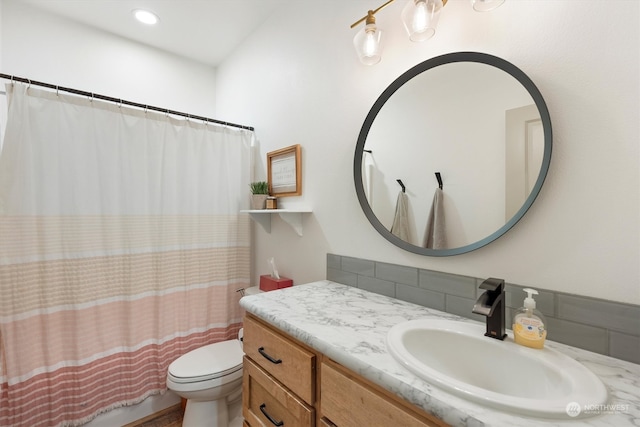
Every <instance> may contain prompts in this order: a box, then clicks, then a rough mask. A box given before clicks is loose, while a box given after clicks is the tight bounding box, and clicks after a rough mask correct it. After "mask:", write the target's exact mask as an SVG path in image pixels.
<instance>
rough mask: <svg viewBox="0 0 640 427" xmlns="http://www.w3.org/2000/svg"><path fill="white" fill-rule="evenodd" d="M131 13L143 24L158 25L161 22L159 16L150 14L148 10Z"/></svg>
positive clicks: (137, 10) (135, 10)
mask: <svg viewBox="0 0 640 427" xmlns="http://www.w3.org/2000/svg"><path fill="white" fill-rule="evenodd" d="M131 13H132V14H133V16H134V17H135V18H136V19H137V20H138V21H140V22H142V23H143V24H147V25H155V24H157V23H158V21H160V18H158V15H156V14H155V13H153V12H149V11H148V10H144V9H134V10H132V11H131Z"/></svg>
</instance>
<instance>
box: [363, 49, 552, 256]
mask: <svg viewBox="0 0 640 427" xmlns="http://www.w3.org/2000/svg"><path fill="white" fill-rule="evenodd" d="M455 62H477V63H481V64H487V65H491V66H494V67H496V68H499V69H501V70H503V71H504V72H506V73H508V74H510V75H511V76H512V77H514V78H515V79H516V80H518V82H520V83H521V84H522V85H523V86H524V88H525V89H526V90H527V91H528V92H529V94H530V95H531V97H532V98H533V100H534V102H535V105H536V107H537V108H538V111H539V112H540V118H541V121H542V126H543V134H544V153H543V158H542V166H541V168H540V174H539V175H538V179H537V180H536V183H535V185H534V187H533V189H532V190H531V194H529V197H527V199H526V200H525V202H524V204H523V205H522V207H521V208H520V209H519V210H518V212H516V214H515V215H514V216H513V217H512V218H511V219H510V220H509V221H508V222H507V223H506V224H505V225H504V226H502V227H500V228H499V229H498V230H496V231H495V232H494V233H492V234H490V235H489V236H487V237H485V238H484V239H481V240H479V241H477V242H475V243H471V244H469V245H466V246H460V247H458V248H452V249H428V248H423V247H420V246H416V245H412V244H410V243H408V242H406V241H404V240H402V239H400V238H398V237H397V236H395V235H393V234H391V232H390V231H389V230H388V229H387V228H386V227H385V226H384V225H383V224H382V223H381V222H380V221H379V220H378V218H377V217H376V216H375V214H374V213H373V210H372V209H371V206H370V205H369V201H368V200H367V197H366V195H365V192H364V185H363V183H362V157H363V154H364V145H365V143H366V140H367V136H368V134H369V130H370V129H371V125H372V124H373V121H374V120H375V118H376V116H377V115H378V113H379V112H380V110H381V109H382V107H383V106H384V104H385V103H386V102H387V101H388V100H389V98H390V97H391V95H393V94H394V93H395V92H396V91H397V90H398V89H399V88H400V87H401V86H402V85H403V84H405V83H406V82H408V81H409V80H411V79H412V78H414V77H415V76H417V75H418V74H420V73H422V72H424V71H427V70H429V69H431V68H434V67H437V66H439V65H444V64H451V63H455ZM552 145H553V138H552V132H551V117H550V115H549V110H548V109H547V105H546V103H545V102H544V99H543V98H542V94H541V93H540V91H539V90H538V88H537V87H536V85H535V84H534V83H533V81H532V80H531V79H530V78H529V77H528V76H527V75H526V74H525V73H524V72H522V70H520V69H519V68H518V67H516V66H515V65H513V64H511V63H510V62H508V61H505V60H504V59H502V58H498V57H496V56H493V55H489V54H486V53H478V52H455V53H449V54H445V55H441V56H437V57H435V58H431V59H428V60H426V61H424V62H422V63H420V64H418V65H416V66H414V67H413V68H411V69H409V70H408V71H406V72H405V73H403V74H402V75H401V76H400V77H398V78H397V79H396V80H394V81H393V82H392V83H391V84H390V85H389V87H387V89H385V90H384V92H382V94H381V95H380V96H379V97H378V99H377V100H376V102H375V103H374V104H373V107H371V110H370V111H369V114H367V117H366V118H365V121H364V123H363V125H362V128H361V130H360V134H359V135H358V142H357V144H356V151H355V157H354V160H353V177H354V182H355V185H356V194H357V195H358V201H359V202H360V206H361V207H362V210H363V211H364V214H365V215H366V217H367V219H368V220H369V222H370V223H371V225H373V227H374V228H375V229H376V230H378V233H380V234H381V235H382V236H383V237H384V238H385V239H387V240H388V241H390V242H391V243H393V244H394V245H396V246H398V247H400V248H402V249H404V250H407V251H409V252H413V253H416V254H420V255H426V256H438V257H439V256H451V255H460V254H464V253H467V252H471V251H474V250H476V249H479V248H481V247H483V246H486V245H488V244H489V243H491V242H493V241H494V240H496V239H497V238H499V237H501V236H502V235H504V234H505V233H506V232H507V231H509V230H510V229H511V228H512V227H513V226H514V225H515V224H516V223H517V222H518V221H519V220H520V219H521V218H522V217H523V216H524V215H525V213H526V212H527V211H528V210H529V208H530V207H531V205H532V204H533V202H534V201H535V199H536V197H538V194H539V193H540V190H541V188H542V184H543V183H544V180H545V178H546V176H547V173H548V171H549V165H550V163H551V148H552Z"/></svg>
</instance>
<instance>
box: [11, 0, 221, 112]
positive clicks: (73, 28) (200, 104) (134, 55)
mask: <svg viewBox="0 0 640 427" xmlns="http://www.w3.org/2000/svg"><path fill="white" fill-rule="evenodd" d="M0 5H1V6H2V15H1V18H2V21H1V25H0V42H2V44H0V65H2V68H1V70H2V72H3V73H5V74H11V75H16V76H19V77H25V78H28V79H31V80H37V81H42V82H45V83H51V84H55V85H59V86H64V87H71V88H74V89H79V90H83V91H87V92H93V93H98V94H101V95H107V96H112V97H114V98H122V99H125V100H128V101H133V102H138V103H141V104H147V105H152V106H156V107H161V108H168V109H171V110H175V111H182V112H186V113H190V114H194V115H202V116H207V117H215V99H214V98H215V70H214V69H213V68H211V67H208V66H205V65H202V64H199V63H196V62H193V61H189V60H186V59H184V58H180V57H177V56H175V55H170V54H167V53H164V52H162V51H160V50H157V49H154V48H151V47H147V46H144V45H141V44H138V43H133V42H130V41H128V40H126V39H123V38H118V37H116V36H114V35H112V34H109V33H106V32H101V31H97V30H94V29H92V28H89V27H86V26H83V25H80V24H76V23H74V22H71V21H69V20H66V19H62V18H57V17H55V16H53V15H50V14H48V13H46V12H41V11H39V10H38V9H34V8H32V7H30V6H29V5H27V4H24V3H22V2H17V1H0Z"/></svg>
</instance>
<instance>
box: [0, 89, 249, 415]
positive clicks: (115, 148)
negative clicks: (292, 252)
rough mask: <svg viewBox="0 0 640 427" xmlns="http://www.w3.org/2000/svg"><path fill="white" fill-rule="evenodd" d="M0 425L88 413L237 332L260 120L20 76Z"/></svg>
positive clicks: (4, 176) (5, 216) (0, 226)
mask: <svg viewBox="0 0 640 427" xmlns="http://www.w3.org/2000/svg"><path fill="white" fill-rule="evenodd" d="M8 98H9V114H8V124H7V128H6V134H5V140H4V146H3V150H2V153H1V156H0V426H28V427H33V426H60V425H62V426H72V425H81V424H82V423H85V422H87V421H89V420H91V419H92V418H94V417H95V416H96V415H97V414H99V413H101V412H105V411H108V410H109V409H112V408H115V407H120V406H124V405H132V404H135V403H138V402H140V401H142V400H143V399H145V398H146V397H148V396H150V395H152V394H157V393H163V392H164V391H165V379H166V372H167V367H168V365H169V363H171V361H173V360H174V359H175V358H177V357H178V356H180V355H182V354H184V353H186V352H187V351H190V350H192V349H194V348H197V347H199V346H202V345H205V344H208V343H213V342H217V341H221V340H224V339H229V338H232V337H234V336H235V334H236V333H237V330H238V328H239V326H240V322H241V317H240V315H241V313H240V308H239V306H238V299H239V294H238V293H236V290H237V289H238V288H241V287H247V286H248V281H249V256H250V246H249V245H250V240H249V224H248V222H249V219H248V218H247V216H246V215H240V214H239V210H240V209H243V208H247V207H248V206H246V205H248V195H247V194H248V188H249V178H250V154H251V153H250V145H251V138H252V137H253V135H252V132H250V131H243V130H233V129H229V128H225V127H220V126H214V125H211V124H208V125H207V124H203V123H201V122H195V121H193V120H178V119H175V118H172V117H168V116H167V115H164V114H157V113H151V112H146V111H139V110H135V109H129V108H125V107H123V106H119V105H115V104H110V103H105V102H101V101H97V100H92V99H86V98H83V97H77V96H74V95H66V94H58V93H55V92H50V91H45V90H40V89H35V88H31V87H27V86H26V85H19V84H16V85H9V86H8Z"/></svg>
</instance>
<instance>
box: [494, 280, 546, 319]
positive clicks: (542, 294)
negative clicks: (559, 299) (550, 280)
mask: <svg viewBox="0 0 640 427" xmlns="http://www.w3.org/2000/svg"><path fill="white" fill-rule="evenodd" d="M528 287H529V286H520V285H513V284H511V283H507V287H506V291H505V292H506V301H507V307H511V308H515V309H518V308H520V307H522V306H523V305H524V299H525V298H526V297H527V293H526V292H525V291H523V289H524V288H528ZM532 288H533V289H535V290H536V291H538V295H534V297H533V299H534V300H536V308H537V309H538V310H540V311H541V312H542V314H544V315H545V316H555V315H556V311H555V309H556V304H555V294H554V293H553V292H550V291H547V290H544V291H543V290H540V289H536V288H535V287H532Z"/></svg>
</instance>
